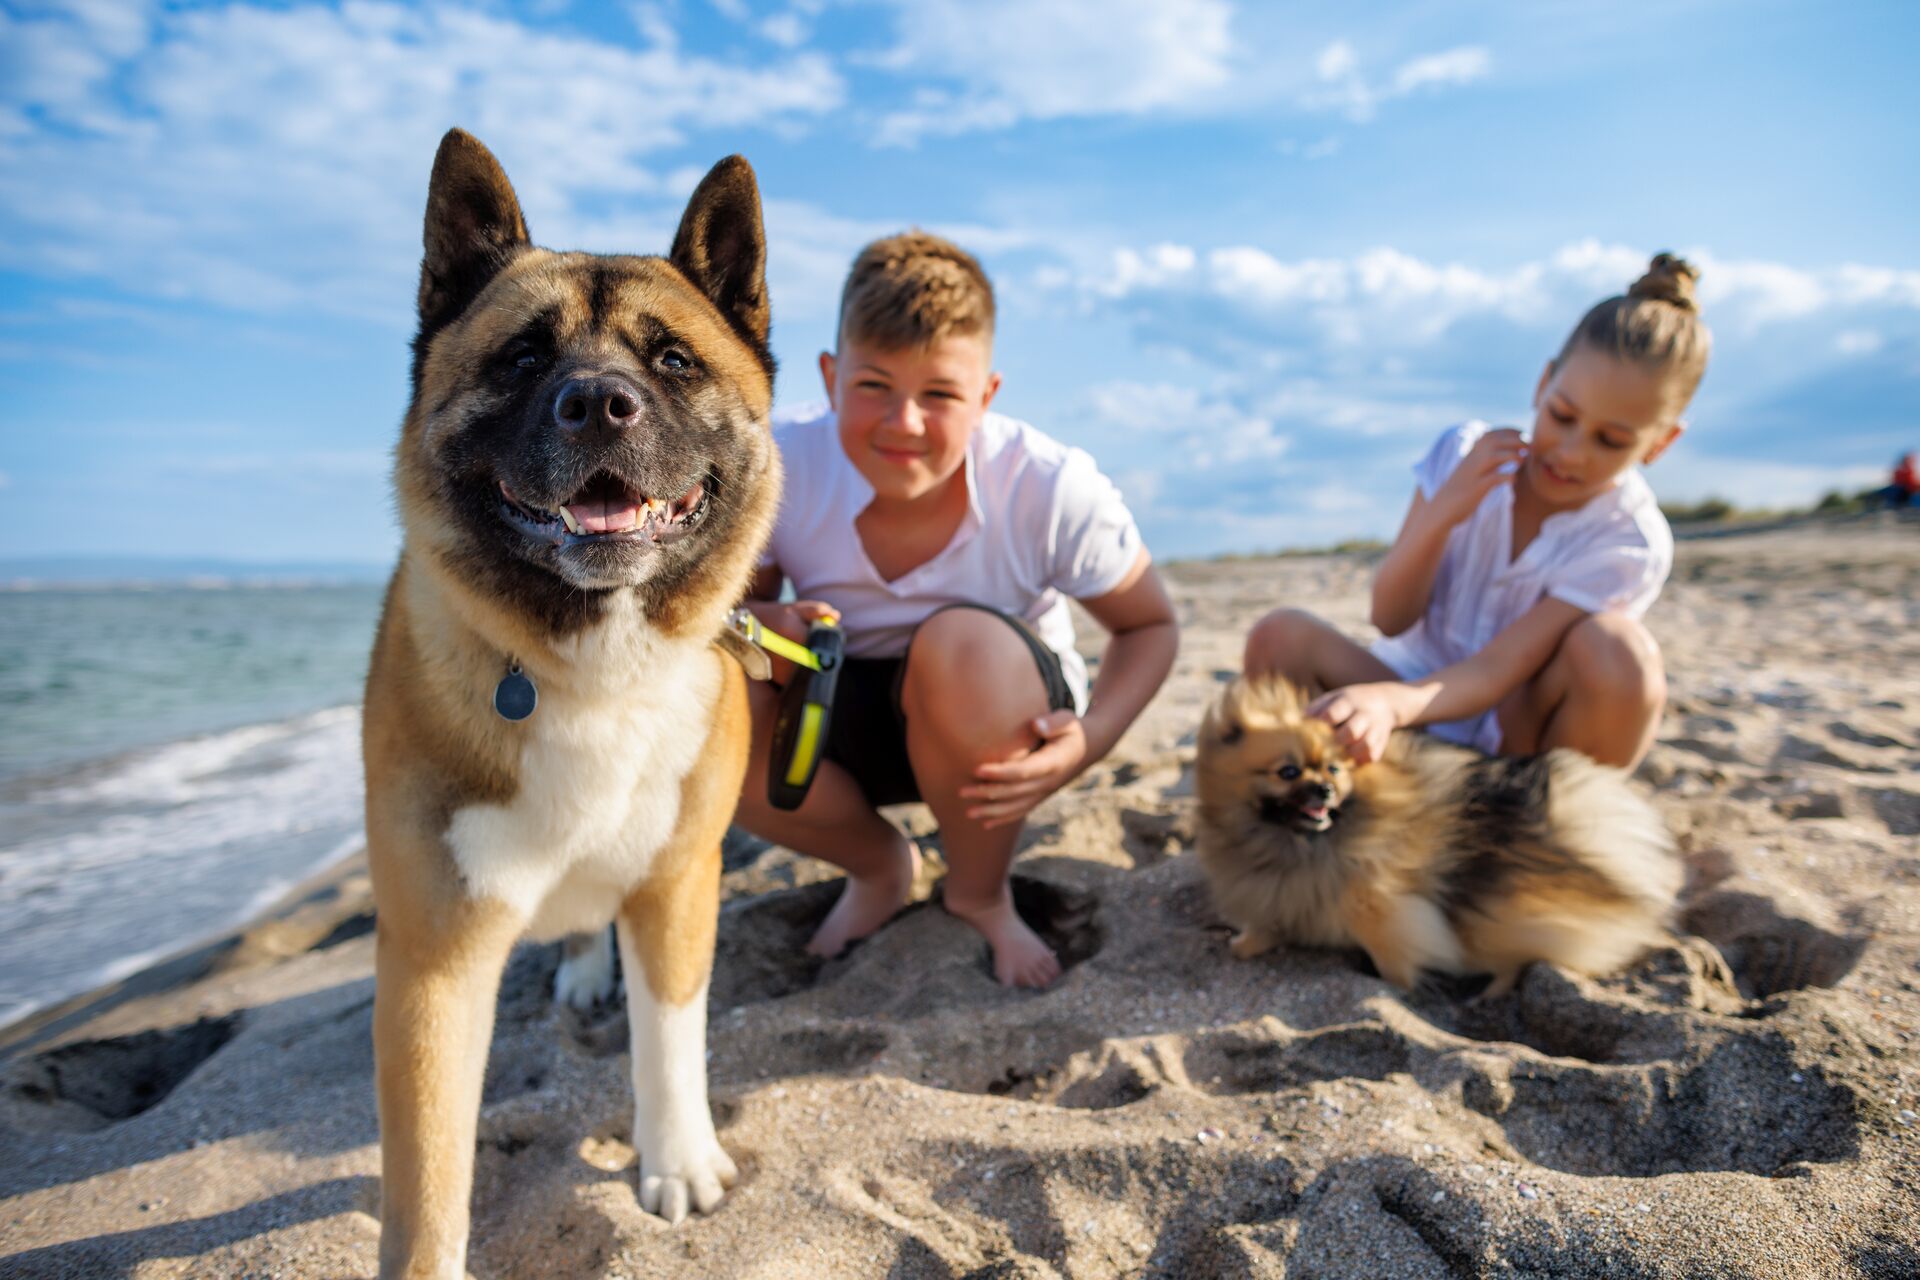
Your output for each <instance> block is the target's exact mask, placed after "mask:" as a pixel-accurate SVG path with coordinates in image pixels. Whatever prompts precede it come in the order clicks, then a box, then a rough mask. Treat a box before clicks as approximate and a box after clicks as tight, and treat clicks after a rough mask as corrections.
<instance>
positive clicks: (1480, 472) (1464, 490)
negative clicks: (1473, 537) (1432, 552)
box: [1430, 427, 1527, 526]
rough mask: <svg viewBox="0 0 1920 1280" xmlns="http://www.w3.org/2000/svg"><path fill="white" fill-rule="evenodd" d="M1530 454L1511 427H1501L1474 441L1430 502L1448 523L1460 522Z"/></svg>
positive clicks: (1511, 476) (1504, 481)
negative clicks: (1509, 468)
mask: <svg viewBox="0 0 1920 1280" xmlns="http://www.w3.org/2000/svg"><path fill="white" fill-rule="evenodd" d="M1526 456H1527V442H1526V441H1525V440H1523V439H1522V438H1521V436H1520V433H1519V432H1518V431H1516V430H1514V429H1513V428H1512V427H1498V428H1496V429H1494V430H1492V431H1489V432H1487V433H1486V434H1485V435H1483V436H1481V437H1480V438H1479V439H1478V440H1476V441H1474V443H1473V448H1472V449H1470V450H1468V451H1467V456H1466V457H1464V458H1462V459H1460V465H1459V466H1457V467H1455V468H1454V469H1453V474H1452V475H1449V476H1448V477H1447V481H1446V483H1445V484H1443V485H1441V486H1440V491H1439V492H1438V493H1436V494H1434V495H1433V501H1432V503H1431V504H1430V505H1431V506H1432V507H1433V508H1435V512H1436V514H1438V515H1439V516H1441V517H1442V518H1443V519H1445V520H1446V522H1447V524H1448V525H1449V526H1452V525H1456V524H1459V523H1460V522H1461V521H1462V520H1465V519H1466V518H1467V517H1468V516H1470V515H1472V514H1473V513H1474V511H1475V510H1476V509H1478V508H1479V506H1480V500H1481V499H1482V498H1484V497H1486V496H1487V495H1488V494H1489V493H1491V492H1493V490H1494V487H1495V486H1497V485H1502V484H1505V483H1507V482H1508V481H1509V480H1511V479H1512V478H1513V472H1512V471H1510V470H1506V469H1505V468H1508V467H1511V466H1517V465H1519V463H1520V461H1521V460H1522V459H1523V458H1525V457H1526Z"/></svg>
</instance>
